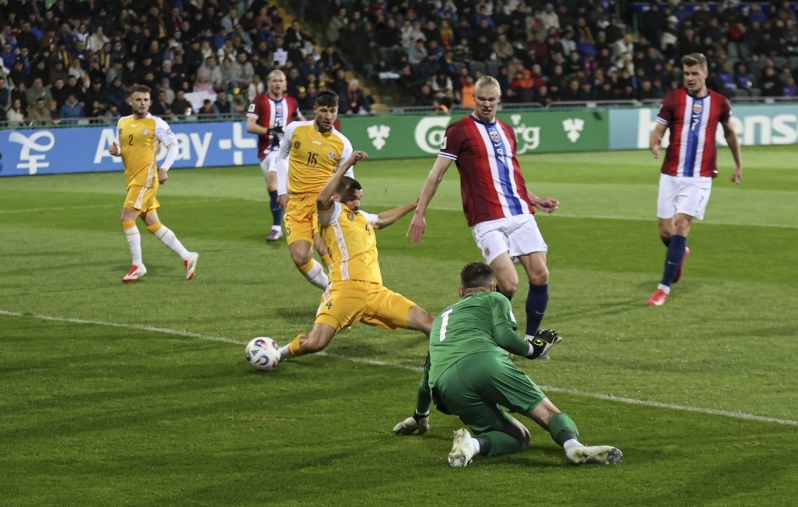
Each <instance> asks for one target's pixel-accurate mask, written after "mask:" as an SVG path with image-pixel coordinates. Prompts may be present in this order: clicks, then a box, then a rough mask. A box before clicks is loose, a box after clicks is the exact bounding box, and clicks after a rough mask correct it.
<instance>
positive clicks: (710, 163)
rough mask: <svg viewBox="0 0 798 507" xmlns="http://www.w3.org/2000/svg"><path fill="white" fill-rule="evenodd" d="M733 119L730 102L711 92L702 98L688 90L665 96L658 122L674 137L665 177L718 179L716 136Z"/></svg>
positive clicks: (666, 159) (663, 170)
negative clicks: (720, 124)
mask: <svg viewBox="0 0 798 507" xmlns="http://www.w3.org/2000/svg"><path fill="white" fill-rule="evenodd" d="M730 117H731V104H730V103H729V99H727V98H726V97H724V96H723V95H721V94H719V93H715V92H713V91H712V90H709V94H708V95H707V96H706V97H701V98H699V97H694V96H692V95H690V94H689V93H688V92H687V88H680V89H679V90H675V91H672V92H670V93H668V94H667V95H665V98H664V99H663V101H662V108H661V109H660V111H659V115H657V121H658V122H660V123H662V124H664V125H667V126H668V129H669V130H670V133H671V137H670V144H669V145H668V151H667V154H666V155H665V161H664V162H663V163H662V174H667V175H670V176H682V177H693V176H704V177H709V178H714V177H715V176H717V175H718V167H717V158H718V150H717V149H716V148H715V133H716V132H717V130H718V123H728V122H729V118H730Z"/></svg>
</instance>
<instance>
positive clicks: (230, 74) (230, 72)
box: [215, 56, 238, 93]
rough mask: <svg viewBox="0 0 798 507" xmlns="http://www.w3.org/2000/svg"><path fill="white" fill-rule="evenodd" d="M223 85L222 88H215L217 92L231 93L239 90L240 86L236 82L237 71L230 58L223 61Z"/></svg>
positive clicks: (226, 57) (227, 57) (221, 70)
mask: <svg viewBox="0 0 798 507" xmlns="http://www.w3.org/2000/svg"><path fill="white" fill-rule="evenodd" d="M220 72H221V74H222V83H221V85H220V86H218V87H215V88H216V89H217V91H219V92H224V93H229V92H231V91H232V90H233V88H237V87H238V84H237V83H236V81H235V69H234V68H233V60H232V59H231V58H230V57H229V56H225V57H224V60H222V68H221V69H220Z"/></svg>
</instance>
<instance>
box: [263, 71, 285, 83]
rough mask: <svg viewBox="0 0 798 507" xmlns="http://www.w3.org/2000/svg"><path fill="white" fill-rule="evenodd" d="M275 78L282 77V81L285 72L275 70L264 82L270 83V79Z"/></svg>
mask: <svg viewBox="0 0 798 507" xmlns="http://www.w3.org/2000/svg"><path fill="white" fill-rule="evenodd" d="M276 76H283V79H285V72H283V71H281V70H280V69H275V70H273V71H271V72H269V77H267V78H266V80H267V81H271V80H272V78H273V77H276Z"/></svg>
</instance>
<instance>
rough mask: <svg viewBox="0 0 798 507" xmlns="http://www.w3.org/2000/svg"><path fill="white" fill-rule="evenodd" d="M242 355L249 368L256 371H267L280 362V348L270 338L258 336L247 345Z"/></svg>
mask: <svg viewBox="0 0 798 507" xmlns="http://www.w3.org/2000/svg"><path fill="white" fill-rule="evenodd" d="M244 354H245V356H246V358H247V362H248V363H249V364H250V366H252V367H253V368H255V369H256V370H260V371H269V370H271V369H273V368H274V367H275V366H277V362H278V361H279V360H280V346H279V345H277V342H276V341H274V340H272V339H271V338H267V337H265V336H259V337H258V338H253V339H252V340H251V341H250V342H249V343H247V348H246V349H244Z"/></svg>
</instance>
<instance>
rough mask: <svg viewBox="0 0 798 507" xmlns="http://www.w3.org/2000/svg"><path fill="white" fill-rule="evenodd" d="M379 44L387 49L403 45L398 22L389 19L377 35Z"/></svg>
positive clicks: (378, 30)
mask: <svg viewBox="0 0 798 507" xmlns="http://www.w3.org/2000/svg"><path fill="white" fill-rule="evenodd" d="M376 40H377V43H378V44H379V45H380V46H382V47H385V48H398V47H399V46H400V45H401V44H402V33H401V32H400V31H399V28H397V26H396V20H395V19H393V18H389V19H388V21H387V22H386V23H385V25H383V26H381V27H379V28H378V29H377V33H376Z"/></svg>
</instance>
